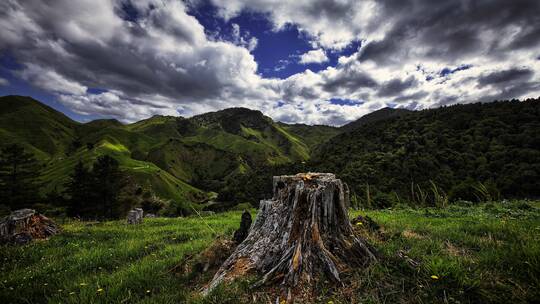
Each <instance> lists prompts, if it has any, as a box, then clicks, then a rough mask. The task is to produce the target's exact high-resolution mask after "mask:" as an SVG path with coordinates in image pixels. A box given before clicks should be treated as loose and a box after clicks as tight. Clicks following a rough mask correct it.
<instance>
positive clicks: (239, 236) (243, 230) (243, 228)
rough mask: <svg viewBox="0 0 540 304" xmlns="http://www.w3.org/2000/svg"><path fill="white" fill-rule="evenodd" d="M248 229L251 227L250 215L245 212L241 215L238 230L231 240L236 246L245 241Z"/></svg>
mask: <svg viewBox="0 0 540 304" xmlns="http://www.w3.org/2000/svg"><path fill="white" fill-rule="evenodd" d="M249 227H251V214H250V213H249V211H247V210H246V211H244V213H242V220H241V221H240V228H238V230H236V231H235V232H234V236H233V239H234V241H235V242H236V244H240V243H242V242H243V241H244V240H245V239H246V237H247V236H248V233H249Z"/></svg>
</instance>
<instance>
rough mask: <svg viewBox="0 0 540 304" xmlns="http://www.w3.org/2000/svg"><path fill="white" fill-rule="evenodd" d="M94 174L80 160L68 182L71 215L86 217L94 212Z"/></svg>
mask: <svg viewBox="0 0 540 304" xmlns="http://www.w3.org/2000/svg"><path fill="white" fill-rule="evenodd" d="M92 178H93V176H92V175H91V173H90V171H89V170H88V169H87V168H86V167H85V166H84V164H83V162H82V161H81V160H79V162H78V163H77V165H76V166H75V169H74V171H73V173H72V174H71V176H70V179H69V181H68V182H67V184H66V190H65V193H66V194H67V196H68V197H69V199H68V201H69V204H68V210H67V211H68V214H69V215H70V216H77V217H85V216H87V215H89V214H91V213H93V211H95V210H92V209H95V206H94V203H93V202H92V199H93V198H94V197H95V194H94V193H93V191H92V184H93V181H92Z"/></svg>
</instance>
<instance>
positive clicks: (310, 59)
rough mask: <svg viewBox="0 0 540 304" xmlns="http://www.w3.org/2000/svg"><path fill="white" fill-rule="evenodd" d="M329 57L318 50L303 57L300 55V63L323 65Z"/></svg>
mask: <svg viewBox="0 0 540 304" xmlns="http://www.w3.org/2000/svg"><path fill="white" fill-rule="evenodd" d="M327 61H328V57H327V56H326V53H325V52H324V50H322V49H316V50H311V51H308V52H306V53H304V54H302V55H300V61H299V62H300V63H301V64H309V63H323V62H327Z"/></svg>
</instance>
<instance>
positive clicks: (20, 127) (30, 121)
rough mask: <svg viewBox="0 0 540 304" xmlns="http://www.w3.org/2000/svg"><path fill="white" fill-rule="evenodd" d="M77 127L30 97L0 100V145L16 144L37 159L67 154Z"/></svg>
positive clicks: (77, 124)
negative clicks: (23, 147) (20, 145)
mask: <svg viewBox="0 0 540 304" xmlns="http://www.w3.org/2000/svg"><path fill="white" fill-rule="evenodd" d="M79 126H80V124H79V123H77V122H74V121H72V120H71V119H69V118H67V117H66V116H65V115H64V114H62V113H60V112H58V111H55V110H53V109H52V108H49V107H47V106H45V105H43V104H41V103H39V102H36V101H35V100H33V99H32V98H30V97H23V96H4V97H0V139H1V142H2V143H6V142H16V143H20V144H22V145H24V146H25V147H26V148H27V149H29V150H30V151H31V152H32V153H34V154H35V155H36V157H38V158H39V159H47V158H48V157H51V156H54V155H57V154H62V153H65V152H67V151H68V149H69V147H70V144H71V142H72V140H73V138H74V137H75V135H76V132H77V129H78V128H79Z"/></svg>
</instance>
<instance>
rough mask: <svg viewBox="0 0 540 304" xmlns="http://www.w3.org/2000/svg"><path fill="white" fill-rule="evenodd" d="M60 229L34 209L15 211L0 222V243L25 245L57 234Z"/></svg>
mask: <svg viewBox="0 0 540 304" xmlns="http://www.w3.org/2000/svg"><path fill="white" fill-rule="evenodd" d="M59 231H60V228H59V227H58V226H57V225H56V224H55V223H54V222H53V221H52V220H50V219H49V218H47V217H45V216H43V215H41V214H36V211H35V210H32V209H20V210H16V211H13V212H12V213H11V214H10V215H9V216H7V217H5V218H4V219H1V220H0V243H6V242H7V243H16V244H25V243H28V242H30V241H32V239H44V238H48V237H49V236H52V235H54V234H57V233H58V232H59Z"/></svg>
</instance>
